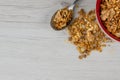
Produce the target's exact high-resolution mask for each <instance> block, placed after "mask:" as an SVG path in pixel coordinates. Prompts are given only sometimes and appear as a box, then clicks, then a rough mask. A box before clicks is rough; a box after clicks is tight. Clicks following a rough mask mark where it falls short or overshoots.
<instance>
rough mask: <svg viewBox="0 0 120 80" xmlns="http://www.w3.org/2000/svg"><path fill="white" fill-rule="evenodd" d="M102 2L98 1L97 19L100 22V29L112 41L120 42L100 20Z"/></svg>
mask: <svg viewBox="0 0 120 80" xmlns="http://www.w3.org/2000/svg"><path fill="white" fill-rule="evenodd" d="M101 1H102V0H97V2H96V18H97V21H98V24H99V26H100V28H101V29H102V31H103V32H104V33H105V34H106V35H108V37H110V38H111V39H113V40H115V41H118V42H120V38H118V37H116V36H115V35H113V34H112V33H110V32H109V31H108V30H107V28H106V27H105V26H104V25H103V23H102V20H101V18H100V4H101Z"/></svg>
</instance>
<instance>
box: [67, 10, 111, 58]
mask: <svg viewBox="0 0 120 80" xmlns="http://www.w3.org/2000/svg"><path fill="white" fill-rule="evenodd" d="M68 33H69V35H70V37H69V41H70V42H71V43H73V44H74V45H75V46H76V47H77V50H78V51H79V52H80V56H79V58H80V59H83V58H86V57H87V56H89V55H90V54H91V51H93V50H97V51H99V52H102V48H103V47H106V42H109V41H111V40H110V39H109V38H108V37H106V36H105V34H104V33H103V32H102V31H101V29H100V28H99V26H98V24H97V22H96V17H95V10H91V11H90V12H88V13H86V12H85V11H84V10H83V9H81V10H80V11H79V16H78V17H77V18H75V19H74V21H73V23H72V24H71V25H70V26H69V27H68Z"/></svg>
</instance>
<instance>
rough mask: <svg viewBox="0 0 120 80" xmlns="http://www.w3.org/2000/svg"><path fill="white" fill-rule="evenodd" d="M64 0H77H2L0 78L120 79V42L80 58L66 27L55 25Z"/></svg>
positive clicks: (92, 0) (91, 0)
mask: <svg viewBox="0 0 120 80" xmlns="http://www.w3.org/2000/svg"><path fill="white" fill-rule="evenodd" d="M63 1H66V2H69V3H72V2H73V1H74V0H0V80H120V52H119V51H120V45H119V43H113V44H112V45H111V47H107V48H104V50H103V52H102V53H100V54H99V53H98V52H93V53H92V54H91V55H90V56H89V57H88V58H87V59H84V60H82V61H80V60H79V59H78V55H79V53H78V51H77V50H76V48H75V46H73V45H71V44H70V43H67V42H66V40H67V38H68V34H67V33H66V31H65V30H64V31H60V32H56V31H54V30H53V29H51V27H50V25H49V22H50V18H51V16H52V15H53V13H54V12H55V11H56V10H57V9H59V8H61V7H63V6H61V3H62V2H63ZM83 1H85V2H86V3H84V4H83V3H82V2H83ZM95 1H96V0H81V2H80V7H81V8H82V7H84V8H86V9H89V8H95Z"/></svg>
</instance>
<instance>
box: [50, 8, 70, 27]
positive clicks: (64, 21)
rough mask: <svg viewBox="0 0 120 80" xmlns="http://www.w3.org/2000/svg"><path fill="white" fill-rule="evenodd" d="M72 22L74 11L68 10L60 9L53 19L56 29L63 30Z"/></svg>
mask: <svg viewBox="0 0 120 80" xmlns="http://www.w3.org/2000/svg"><path fill="white" fill-rule="evenodd" d="M71 20H72V10H68V9H67V8H63V9H60V10H58V11H57V12H56V15H55V16H54V19H53V22H52V23H53V24H54V27H55V28H56V29H62V28H64V27H65V26H67V25H68V24H69V22H70V21H71Z"/></svg>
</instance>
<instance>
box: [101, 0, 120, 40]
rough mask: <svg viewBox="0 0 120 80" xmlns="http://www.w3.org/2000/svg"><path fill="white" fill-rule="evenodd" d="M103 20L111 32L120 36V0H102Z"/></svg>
mask: <svg viewBox="0 0 120 80" xmlns="http://www.w3.org/2000/svg"><path fill="white" fill-rule="evenodd" d="M101 20H102V22H103V24H104V25H105V27H106V28H107V30H108V31H109V32H110V33H112V34H113V35H115V36H116V37H118V38H120V0H102V2H101Z"/></svg>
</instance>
